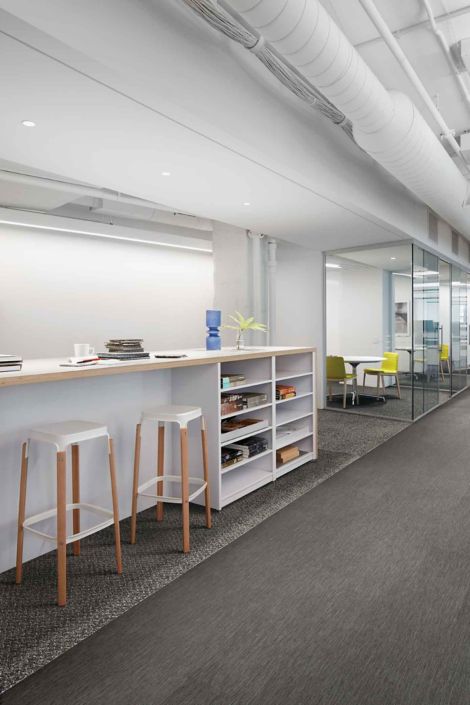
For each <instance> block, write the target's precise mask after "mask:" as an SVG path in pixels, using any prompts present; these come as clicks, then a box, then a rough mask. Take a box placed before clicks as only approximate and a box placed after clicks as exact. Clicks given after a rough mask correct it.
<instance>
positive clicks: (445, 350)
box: [439, 343, 450, 381]
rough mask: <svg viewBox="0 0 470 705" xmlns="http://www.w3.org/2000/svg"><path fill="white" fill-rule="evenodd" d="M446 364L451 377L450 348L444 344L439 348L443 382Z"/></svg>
mask: <svg viewBox="0 0 470 705" xmlns="http://www.w3.org/2000/svg"><path fill="white" fill-rule="evenodd" d="M444 362H445V363H446V366H447V374H448V375H450V363H449V346H448V344H447V343H442V345H441V346H440V348H439V368H440V371H441V379H442V381H444Z"/></svg>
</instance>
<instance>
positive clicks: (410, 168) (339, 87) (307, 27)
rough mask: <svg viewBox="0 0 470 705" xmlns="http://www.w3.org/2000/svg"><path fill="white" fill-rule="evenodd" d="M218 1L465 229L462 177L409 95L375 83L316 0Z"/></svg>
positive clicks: (468, 217)
mask: <svg viewBox="0 0 470 705" xmlns="http://www.w3.org/2000/svg"><path fill="white" fill-rule="evenodd" d="M361 2H362V0H361ZM222 4H223V6H224V7H225V8H227V9H229V8H230V9H231V10H232V11H235V12H236V13H237V14H238V15H239V16H240V17H241V19H242V20H243V22H244V23H247V24H248V25H249V26H250V27H252V28H254V29H255V30H256V31H257V32H258V33H259V34H260V35H261V37H263V38H264V40H265V41H266V42H269V44H270V45H271V46H272V47H273V48H274V50H275V51H276V53H277V54H278V55H280V56H282V57H283V58H284V59H285V60H286V62H288V63H289V64H291V65H292V66H293V67H294V68H295V69H296V70H297V71H298V72H299V73H300V74H301V75H302V76H303V77H305V79H306V80H307V81H308V82H310V83H312V84H313V85H314V86H315V87H316V88H318V90H320V91H321V93H322V94H323V95H325V96H326V97H327V98H328V99H329V100H330V101H331V102H332V103H333V104H334V105H335V106H336V107H337V108H338V109H339V110H340V111H341V112H343V113H344V114H345V115H346V116H347V117H348V118H349V119H350V120H351V122H352V124H353V134H354V137H355V139H356V141H357V143H358V144H359V145H360V146H361V147H362V148H363V149H364V150H365V151H366V152H367V153H368V154H370V156H372V157H373V158H374V159H375V160H376V161H377V162H378V163H379V164H381V165H382V166H383V167H385V169H387V171H389V172H390V173H391V174H393V176H395V177H396V178H397V179H398V180H399V181H401V182H402V183H403V184H404V185H405V186H407V187H408V188H409V189H410V191H412V192H413V193H414V194H415V195H416V196H417V197H418V198H419V199H420V200H422V201H424V203H426V204H427V205H428V206H430V207H431V208H432V209H433V210H434V211H435V212H437V213H438V214H439V215H441V217H442V218H443V219H445V220H447V221H448V222H449V223H450V224H451V225H453V226H454V227H455V228H457V229H459V230H461V231H463V232H465V233H466V235H467V236H468V235H470V214H469V213H468V212H467V211H466V210H464V205H465V203H466V201H467V192H468V182H467V180H466V178H465V177H464V175H463V174H462V172H461V171H460V170H459V168H458V167H457V166H456V164H455V163H454V162H453V161H452V159H451V158H450V156H449V155H448V154H447V152H446V150H445V149H444V147H443V146H442V144H441V143H440V141H439V139H438V138H437V137H436V136H435V134H434V133H433V132H432V130H431V128H430V127H429V125H428V124H427V122H426V121H425V120H424V118H423V117H422V115H421V114H420V113H419V111H418V110H417V108H416V106H415V105H414V104H413V103H412V101H411V100H410V99H409V98H408V97H407V96H406V95H404V94H402V93H398V92H394V91H388V90H387V89H386V88H385V87H384V86H383V85H382V83H381V82H380V81H379V80H378V79H377V77H376V76H375V74H374V73H373V72H372V71H371V69H370V68H369V66H368V65H367V64H366V63H365V62H364V61H363V59H362V58H361V56H360V55H359V53H358V52H357V51H356V49H355V48H354V47H353V46H352V44H351V43H350V42H349V40H348V39H347V38H346V37H345V35H344V34H343V33H342V32H341V30H340V29H339V28H338V27H337V25H336V24H335V22H334V21H333V19H332V18H331V17H330V16H329V14H328V13H327V12H326V10H325V9H324V8H323V6H322V5H321V4H320V2H319V1H318V0H224V1H223V3H222ZM363 4H364V3H363ZM369 4H370V3H369ZM449 139H451V135H449ZM452 139H453V138H452Z"/></svg>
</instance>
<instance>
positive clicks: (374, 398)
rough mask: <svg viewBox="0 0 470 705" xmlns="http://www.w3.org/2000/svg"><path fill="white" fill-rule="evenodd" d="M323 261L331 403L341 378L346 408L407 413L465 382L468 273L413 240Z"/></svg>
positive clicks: (412, 415) (414, 414)
mask: <svg viewBox="0 0 470 705" xmlns="http://www.w3.org/2000/svg"><path fill="white" fill-rule="evenodd" d="M325 266H326V331H327V361H326V377H327V380H328V382H327V392H328V395H327V406H328V407H329V408H336V409H342V408H343V404H344V385H346V391H347V394H346V411H349V412H351V411H353V412H355V413H362V414H368V415H373V416H388V417H394V418H401V419H410V420H411V419H416V418H418V417H419V416H422V414H424V413H426V412H428V411H429V410H431V409H433V408H434V407H436V406H437V405H438V404H440V403H442V402H444V401H446V400H447V399H448V398H449V397H450V396H451V394H455V393H457V392H458V391H460V390H462V389H464V388H465V387H466V386H467V384H470V375H469V376H468V377H467V368H468V364H469V361H470V357H469V356H468V351H469V342H470V341H469V326H468V322H469V320H470V319H469V318H468V313H467V312H468V311H470V289H469V286H470V282H469V276H468V275H467V273H466V272H464V271H463V270H462V269H460V268H459V267H456V266H455V265H452V264H450V263H449V262H446V261H444V260H442V259H439V257H438V256H437V255H435V254H433V253H431V252H429V251H427V250H426V249H424V248H422V247H419V246H417V245H413V244H411V243H409V244H408V243H407V244H402V245H386V246H382V247H375V248H358V249H355V250H342V251H338V252H335V253H329V254H327V256H326V259H325ZM338 358H342V362H341V363H340V367H339V368H338V367H337V363H338ZM341 364H342V367H341ZM334 365H336V367H334ZM338 370H339V371H340V372H341V370H343V372H342V373H341V374H343V373H344V379H340V378H338V375H339V372H338ZM328 375H330V377H328ZM331 375H336V376H334V377H333V378H332V377H331Z"/></svg>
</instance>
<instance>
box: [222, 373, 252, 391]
mask: <svg viewBox="0 0 470 705" xmlns="http://www.w3.org/2000/svg"><path fill="white" fill-rule="evenodd" d="M245 381H246V377H245V375H242V374H226V375H225V374H223V375H221V377H220V387H221V389H230V387H238V386H240V385H241V384H243V383H244V382H245Z"/></svg>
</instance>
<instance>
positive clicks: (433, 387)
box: [412, 245, 439, 418]
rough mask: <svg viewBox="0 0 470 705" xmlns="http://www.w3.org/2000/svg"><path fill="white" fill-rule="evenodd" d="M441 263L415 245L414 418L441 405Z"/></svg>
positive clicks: (434, 256)
mask: <svg viewBox="0 0 470 705" xmlns="http://www.w3.org/2000/svg"><path fill="white" fill-rule="evenodd" d="M438 267H439V260H438V257H436V255H433V254H431V253H430V252H426V250H423V249H421V247H417V246H416V245H413V379H412V399H413V418H417V417H418V416H421V415H422V414H424V413H425V412H426V411H429V410H430V409H432V408H433V407H435V406H437V404H439V269H438Z"/></svg>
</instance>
